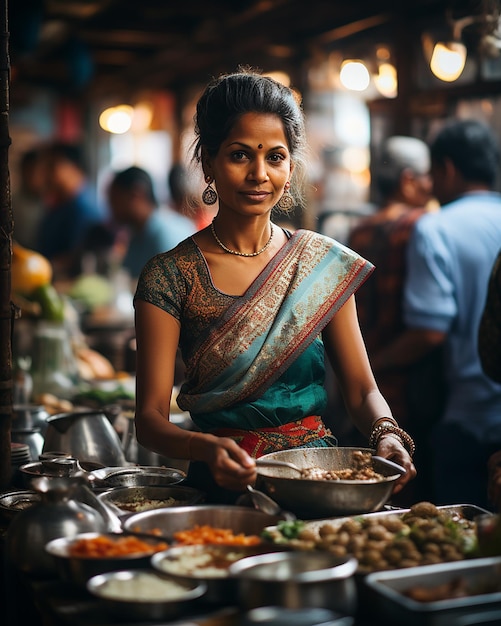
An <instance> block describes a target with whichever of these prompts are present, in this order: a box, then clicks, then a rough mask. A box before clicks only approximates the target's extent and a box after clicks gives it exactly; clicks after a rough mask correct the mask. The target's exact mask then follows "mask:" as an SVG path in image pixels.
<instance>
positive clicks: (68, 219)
mask: <svg viewBox="0 0 501 626" xmlns="http://www.w3.org/2000/svg"><path fill="white" fill-rule="evenodd" d="M39 159H40V167H41V171H42V174H43V177H44V188H43V196H44V204H45V210H44V214H43V216H42V219H41V221H40V225H39V228H38V236H37V244H36V250H37V251H38V252H40V253H41V254H43V255H44V256H45V257H46V258H47V259H49V261H50V262H51V263H52V266H53V269H54V278H55V280H58V279H65V278H71V277H74V276H77V275H78V274H80V272H81V269H82V268H81V257H82V255H83V254H84V250H83V248H84V245H85V241H86V237H87V235H88V231H89V229H91V228H93V227H95V226H96V224H100V223H103V222H104V220H105V213H104V211H103V210H102V208H101V207H100V206H99V205H98V203H97V201H96V199H95V193H94V190H93V189H92V186H91V185H90V182H89V179H88V174H87V168H86V165H85V162H84V157H83V152H82V148H81V146H79V145H76V144H69V143H63V142H55V143H52V144H50V145H48V146H46V147H44V148H42V149H41V151H40V153H39Z"/></svg>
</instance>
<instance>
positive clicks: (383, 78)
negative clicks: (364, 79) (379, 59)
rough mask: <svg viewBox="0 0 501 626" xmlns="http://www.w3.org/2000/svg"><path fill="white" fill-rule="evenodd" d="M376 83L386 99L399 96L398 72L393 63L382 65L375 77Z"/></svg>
mask: <svg viewBox="0 0 501 626" xmlns="http://www.w3.org/2000/svg"><path fill="white" fill-rule="evenodd" d="M374 83H375V84H376V88H377V90H378V91H379V93H380V94H381V95H383V96H385V97H386V98H396V96H397V86H398V83H397V70H396V68H395V66H394V65H392V64H391V63H381V65H380V66H379V68H378V73H377V74H375V75H374Z"/></svg>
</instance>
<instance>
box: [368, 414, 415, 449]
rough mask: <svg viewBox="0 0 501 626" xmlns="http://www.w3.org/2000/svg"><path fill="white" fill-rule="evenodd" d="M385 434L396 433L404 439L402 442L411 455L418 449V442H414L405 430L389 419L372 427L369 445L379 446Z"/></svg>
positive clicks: (372, 446)
mask: <svg viewBox="0 0 501 626" xmlns="http://www.w3.org/2000/svg"><path fill="white" fill-rule="evenodd" d="M383 435H396V436H397V437H398V438H399V439H401V440H402V444H403V446H404V448H405V449H406V450H407V452H408V453H409V454H410V456H413V455H414V452H415V451H416V444H415V443H414V440H413V439H412V437H411V436H410V435H409V434H408V433H406V432H405V430H403V429H402V428H399V427H398V426H395V425H394V424H392V423H391V422H389V421H388V422H386V423H385V424H380V425H379V426H376V427H375V428H373V429H372V431H371V434H370V435H369V446H370V447H371V448H377V444H378V441H379V440H380V439H381V437H382V436H383Z"/></svg>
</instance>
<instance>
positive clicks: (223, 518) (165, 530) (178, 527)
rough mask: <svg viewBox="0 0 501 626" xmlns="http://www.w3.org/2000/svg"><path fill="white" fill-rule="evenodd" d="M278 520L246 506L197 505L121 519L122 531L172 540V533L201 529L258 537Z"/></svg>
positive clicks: (145, 512) (146, 512)
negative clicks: (206, 527)
mask: <svg viewBox="0 0 501 626" xmlns="http://www.w3.org/2000/svg"><path fill="white" fill-rule="evenodd" d="M280 519H282V518H281V517H279V516H275V515H268V514H266V513H262V512H261V511H257V510H255V509H251V508H249V507H245V506H219V505H204V504H200V505H194V506H179V507H178V506H176V507H170V508H167V509H156V510H154V511H144V512H143V513H133V514H132V515H130V516H129V517H126V518H124V521H123V528H124V530H125V531H127V532H131V533H140V534H152V535H156V536H158V537H163V538H164V539H166V540H167V541H173V539H174V535H175V533H178V532H185V533H186V532H187V531H193V529H195V527H203V526H211V527H212V528H213V529H221V530H225V531H226V532H228V531H231V533H233V534H234V535H240V534H243V535H258V536H259V535H260V534H261V532H262V531H263V529H264V528H266V527H267V526H271V525H273V524H276V523H278V521H280ZM197 532H198V533H199V532H200V530H197Z"/></svg>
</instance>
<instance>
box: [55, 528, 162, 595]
mask: <svg viewBox="0 0 501 626" xmlns="http://www.w3.org/2000/svg"><path fill="white" fill-rule="evenodd" d="M98 536H106V537H110V538H112V539H114V538H120V537H124V536H125V535H122V534H119V533H80V534H78V535H76V536H73V537H59V538H57V539H52V540H51V541H49V542H48V543H47V544H46V546H45V551H46V552H47V553H48V554H49V555H50V556H51V557H52V558H53V560H54V562H55V567H56V572H57V574H58V575H59V577H60V578H61V580H63V581H66V582H70V583H73V584H75V585H78V586H80V587H85V585H86V584H87V581H88V580H89V578H92V576H96V575H97V574H103V573H105V572H112V571H115V570H119V569H138V568H146V567H149V565H150V561H151V556H152V554H153V552H142V553H134V554H126V555H123V556H108V557H84V556H75V555H72V554H70V548H71V546H72V545H73V544H74V543H75V542H76V541H78V540H80V539H93V538H95V537H98ZM142 539H143V540H144V541H146V542H147V543H148V544H150V545H151V546H152V548H153V549H154V550H156V549H158V550H165V548H166V545H165V542H163V541H162V540H160V539H157V538H156V537H149V538H142Z"/></svg>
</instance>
